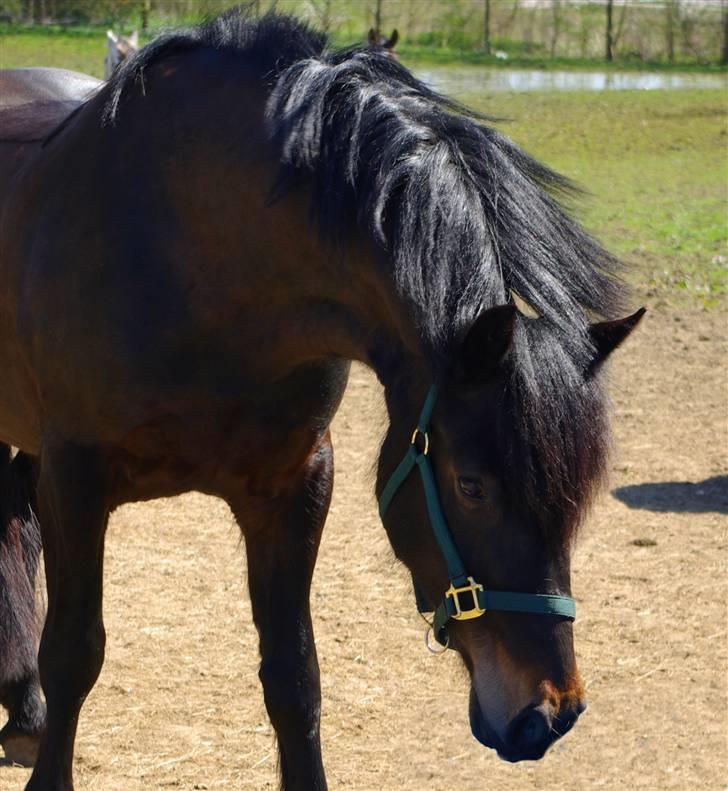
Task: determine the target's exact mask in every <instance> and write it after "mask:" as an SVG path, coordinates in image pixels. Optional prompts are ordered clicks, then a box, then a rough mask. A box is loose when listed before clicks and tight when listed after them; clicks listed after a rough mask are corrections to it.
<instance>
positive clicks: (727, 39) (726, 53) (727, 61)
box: [720, 0, 728, 66]
mask: <svg viewBox="0 0 728 791" xmlns="http://www.w3.org/2000/svg"><path fill="white" fill-rule="evenodd" d="M720 62H721V63H722V64H723V65H724V66H728V2H727V0H723V57H722V58H721V59H720Z"/></svg>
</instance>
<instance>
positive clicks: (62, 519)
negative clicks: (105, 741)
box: [27, 444, 108, 791]
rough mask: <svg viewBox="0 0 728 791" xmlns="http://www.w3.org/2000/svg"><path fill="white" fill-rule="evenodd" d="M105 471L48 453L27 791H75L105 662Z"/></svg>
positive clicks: (77, 457)
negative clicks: (38, 732)
mask: <svg viewBox="0 0 728 791" xmlns="http://www.w3.org/2000/svg"><path fill="white" fill-rule="evenodd" d="M105 483H106V481H105V475H104V464H103V460H102V458H101V457H100V455H99V454H98V453H97V452H96V451H94V450H92V449H87V448H80V447H78V446H75V445H70V444H63V445H60V446H55V447H46V448H44V450H43V452H42V455H41V470H40V480H39V483H38V509H39V512H40V523H41V532H42V536H43V551H44V558H45V568H46V578H47V583H48V615H47V617H46V624H45V628H44V629H43V637H42V639H41V645H40V655H39V667H40V677H41V684H42V686H43V691H44V692H45V696H46V702H47V705H48V718H47V726H46V732H45V734H44V736H43V739H42V740H41V744H40V750H39V753H38V760H37V763H36V765H35V769H34V771H33V774H32V776H31V778H30V782H29V783H28V786H27V791H72V789H73V777H72V762H73V744H74V739H75V736H76V725H77V722H78V715H79V712H80V710H81V705H82V704H83V701H84V700H85V698H86V695H87V694H88V693H89V691H90V690H91V687H93V685H94V683H95V681H96V679H97V678H98V675H99V672H100V671H101V665H102V662H103V658H104V643H105V633H104V625H103V622H102V619H101V585H102V567H103V552H104V535H105V531H106V524H107V521H108V506H107V499H106V485H105Z"/></svg>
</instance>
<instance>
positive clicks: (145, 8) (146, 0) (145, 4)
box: [142, 0, 152, 30]
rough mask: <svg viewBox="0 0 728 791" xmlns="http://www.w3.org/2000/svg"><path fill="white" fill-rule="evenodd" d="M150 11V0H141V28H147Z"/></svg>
mask: <svg viewBox="0 0 728 791" xmlns="http://www.w3.org/2000/svg"><path fill="white" fill-rule="evenodd" d="M151 11H152V0H142V30H147V29H148V28H149V14H150V13H151Z"/></svg>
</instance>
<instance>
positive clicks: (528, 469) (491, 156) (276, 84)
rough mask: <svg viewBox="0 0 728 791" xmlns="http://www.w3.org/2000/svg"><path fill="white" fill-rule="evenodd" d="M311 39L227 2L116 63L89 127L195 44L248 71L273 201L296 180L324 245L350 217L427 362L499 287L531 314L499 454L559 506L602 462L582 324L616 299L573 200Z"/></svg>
mask: <svg viewBox="0 0 728 791" xmlns="http://www.w3.org/2000/svg"><path fill="white" fill-rule="evenodd" d="M326 44H327V42H326V37H325V35H324V34H322V33H319V32H315V31H313V30H312V29H310V28H309V27H308V26H307V25H306V24H305V23H302V22H300V21H297V20H295V19H293V18H291V17H288V16H282V15H278V14H274V13H269V14H267V15H266V16H264V17H263V18H262V19H260V20H254V19H252V18H250V17H249V16H248V15H247V13H246V12H245V11H241V10H240V9H235V10H233V11H230V12H227V13H225V14H223V15H222V16H221V17H219V18H216V19H214V20H212V21H210V22H208V23H206V24H204V25H202V26H200V27H197V28H193V29H190V30H187V31H183V32H178V33H173V34H169V35H166V36H162V37H161V38H159V39H157V40H156V41H154V42H153V43H151V44H150V45H149V46H147V47H145V48H144V49H143V50H141V51H140V52H139V53H138V55H136V56H135V57H134V58H132V59H130V60H128V61H127V62H126V63H125V64H124V65H123V67H122V68H121V70H120V71H119V72H118V74H117V76H115V77H114V78H113V80H112V81H111V83H110V85H109V86H108V100H107V104H106V108H105V120H106V122H113V119H114V117H115V115H116V113H117V112H118V111H119V102H120V99H121V97H122V96H123V94H124V91H125V90H127V88H128V87H129V86H130V84H132V83H134V82H137V81H138V80H140V79H141V78H142V76H143V72H144V70H145V69H147V68H148V67H150V66H151V65H153V64H154V63H155V62H157V61H159V60H160V59H162V58H165V57H167V56H169V55H171V54H178V53H182V52H185V51H189V50H192V49H197V48H201V47H208V48H214V49H216V50H218V51H225V52H229V53H232V54H233V55H234V56H235V57H239V58H242V59H244V60H245V62H247V63H251V64H253V65H254V66H256V67H258V68H259V69H260V73H261V79H262V80H264V81H265V82H266V84H267V85H268V86H269V88H270V96H269V99H268V105H267V108H266V118H267V123H268V130H269V134H270V136H271V138H272V140H273V141H275V142H276V143H277V144H278V145H279V146H280V149H281V167H282V171H281V177H280V179H279V181H278V186H277V192H278V194H280V192H282V191H285V190H286V189H287V188H288V187H289V186H290V184H291V183H293V182H296V181H300V180H301V178H304V179H307V180H309V182H310V184H311V191H312V210H313V212H314V216H315V218H316V220H317V223H318V226H319V228H320V231H321V232H322V233H323V234H324V236H326V237H327V238H330V239H331V238H333V239H336V238H340V236H341V233H342V229H346V228H350V227H351V224H352V222H356V223H357V224H358V225H359V227H360V228H361V229H363V230H364V231H365V232H366V233H368V234H369V235H370V236H371V237H372V238H373V239H374V240H375V242H376V243H377V244H378V245H379V246H380V248H381V250H382V254H383V256H384V257H386V258H387V259H388V260H389V261H390V262H391V266H392V268H393V275H394V279H395V281H396V283H397V286H398V288H399V290H400V293H401V295H402V296H403V298H404V299H405V300H406V301H407V302H408V304H409V305H410V309H411V311H412V315H414V316H415V318H416V321H417V322H418V326H419V328H420V333H421V338H422V344H423V350H424V352H425V354H426V355H427V356H428V357H429V358H430V360H431V361H432V364H433V368H435V369H436V370H437V369H438V367H439V366H441V365H442V362H443V361H446V360H448V359H449V358H450V356H451V353H452V348H453V345H454V344H455V343H456V342H457V339H458V338H459V337H461V335H462V333H463V331H464V330H466V329H467V327H468V326H469V325H470V324H471V322H472V321H473V319H474V318H475V317H476V316H477V315H478V313H479V312H480V311H481V310H482V309H483V308H484V307H490V306H492V305H495V304H500V303H504V302H506V301H508V300H509V299H510V298H511V293H512V292H515V293H516V294H517V295H519V296H520V297H521V298H522V299H523V300H525V301H526V302H527V303H528V304H529V305H530V306H532V308H533V309H534V310H535V311H536V313H537V314H538V315H539V317H540V319H541V320H540V321H538V322H534V321H532V320H529V319H526V318H525V317H521V318H520V319H519V326H520V328H521V329H520V330H519V332H517V333H516V336H515V348H514V354H513V355H512V358H513V361H514V363H513V368H514V372H513V377H512V380H513V381H512V387H511V392H512V394H517V397H516V399H515V400H516V401H517V402H518V404H519V406H518V407H517V412H518V414H517V415H515V418H516V421H517V424H518V425H519V426H520V430H521V435H522V436H524V437H525V438H527V441H525V443H524V445H523V447H522V448H521V450H520V451H518V450H517V449H512V452H513V453H515V454H516V456H518V457H520V464H521V467H522V470H521V471H522V473H523V475H522V476H521V477H522V478H523V480H524V482H525V483H524V485H525V484H526V483H527V484H528V485H527V486H526V488H527V489H528V490H530V491H529V494H530V496H531V497H533V499H534V501H535V500H537V499H538V498H539V497H541V498H543V495H544V487H545V488H546V489H549V490H551V489H553V487H556V489H555V490H553V491H551V496H550V497H549V499H550V500H552V505H554V506H557V507H558V510H563V509H564V508H567V510H569V509H568V507H567V506H568V503H569V502H571V503H572V504H573V503H575V502H576V501H577V500H580V499H582V498H581V497H580V496H579V492H581V493H582V495H584V494H586V493H587V492H588V491H589V490H590V489H591V488H592V484H593V483H594V482H595V480H596V479H597V478H598V477H599V475H598V473H599V471H600V470H601V468H602V467H603V464H604V458H605V443H606V430H605V420H604V416H603V404H602V397H601V388H595V387H592V386H586V387H584V386H583V382H584V371H586V370H587V368H588V366H589V361H590V359H591V356H592V354H593V349H592V346H591V343H590V340H589V335H588V332H587V327H588V321H589V319H590V318H591V317H593V316H599V317H604V316H606V317H609V316H613V315H614V313H615V311H616V310H617V309H618V307H619V305H620V302H621V298H620V297H621V294H620V291H621V287H620V284H619V281H618V279H617V278H616V274H617V271H618V264H617V261H616V260H615V259H614V258H613V257H612V256H611V255H610V254H609V253H608V252H606V251H605V250H604V249H603V248H602V247H601V246H600V245H599V244H598V243H597V242H596V241H595V240H594V239H592V238H591V237H590V236H589V234H588V233H586V232H585V231H584V229H582V228H581V227H580V225H579V224H578V223H577V222H576V221H575V220H573V219H572V218H571V217H570V215H569V214H568V212H567V211H566V210H565V209H564V208H563V207H562V205H561V203H560V202H559V199H560V198H562V197H568V196H569V195H572V194H574V193H575V192H577V190H576V189H575V188H574V187H573V185H572V184H571V182H569V181H568V180H567V179H565V178H563V177H562V176H560V175H559V174H557V173H555V172H554V171H552V170H550V169H549V168H547V167H545V166H544V165H541V164H540V163H538V162H536V161H535V160H534V159H532V158H531V157H530V156H528V155H527V154H525V153H524V152H523V151H521V150H520V149H518V148H517V147H516V146H515V145H514V144H513V143H512V142H511V141H510V140H508V139H507V138H505V137H504V136H503V135H501V134H500V133H499V132H497V131H495V130H494V129H492V128H490V127H489V126H487V125H485V124H484V123H483V118H482V117H481V116H478V115H477V114H475V113H471V112H469V111H468V110H466V109H465V108H463V107H461V106H460V105H458V104H457V103H455V102H452V101H451V100H448V99H446V98H444V97H442V96H440V95H438V94H436V93H434V92H433V91H432V90H430V89H429V88H427V86H425V85H424V84H423V83H421V82H420V81H418V80H417V79H415V78H414V77H413V76H412V74H410V72H409V71H407V69H405V68H404V67H403V66H401V65H400V64H399V63H397V62H396V61H394V60H392V59H390V58H388V57H386V56H384V55H382V54H381V53H378V52H377V51H376V50H372V49H361V48H359V49H349V50H344V51H339V52H335V51H330V50H328V49H327V48H326ZM584 439H586V441H585V442H584V441H582V440H584ZM529 499H530V498H529ZM541 505H542V506H543V505H544V503H543V502H541ZM545 505H548V503H546V504H545Z"/></svg>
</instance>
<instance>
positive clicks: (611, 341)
mask: <svg viewBox="0 0 728 791" xmlns="http://www.w3.org/2000/svg"><path fill="white" fill-rule="evenodd" d="M644 315H645V308H640V309H639V310H638V311H636V312H635V313H633V314H632V315H631V316H627V318H625V319H616V320H614V321H600V322H599V323H598V324H592V325H590V327H589V335H590V337H591V342H592V344H593V345H594V349H595V355H594V359H593V360H592V362H591V365H590V366H589V372H590V373H592V372H593V371H596V369H597V368H599V366H600V365H601V364H602V363H603V362H604V361H605V360H606V359H607V357H609V355H610V354H611V353H612V352H613V351H614V350H615V349H616V348H617V346H619V345H620V344H621V343H622V341H623V340H624V339H625V338H626V337H627V336H628V335H629V334H630V333H631V332H632V330H633V329H634V328H635V327H636V326H637V325H638V324H639V321H640V319H641V318H642V317H643V316H644Z"/></svg>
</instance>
